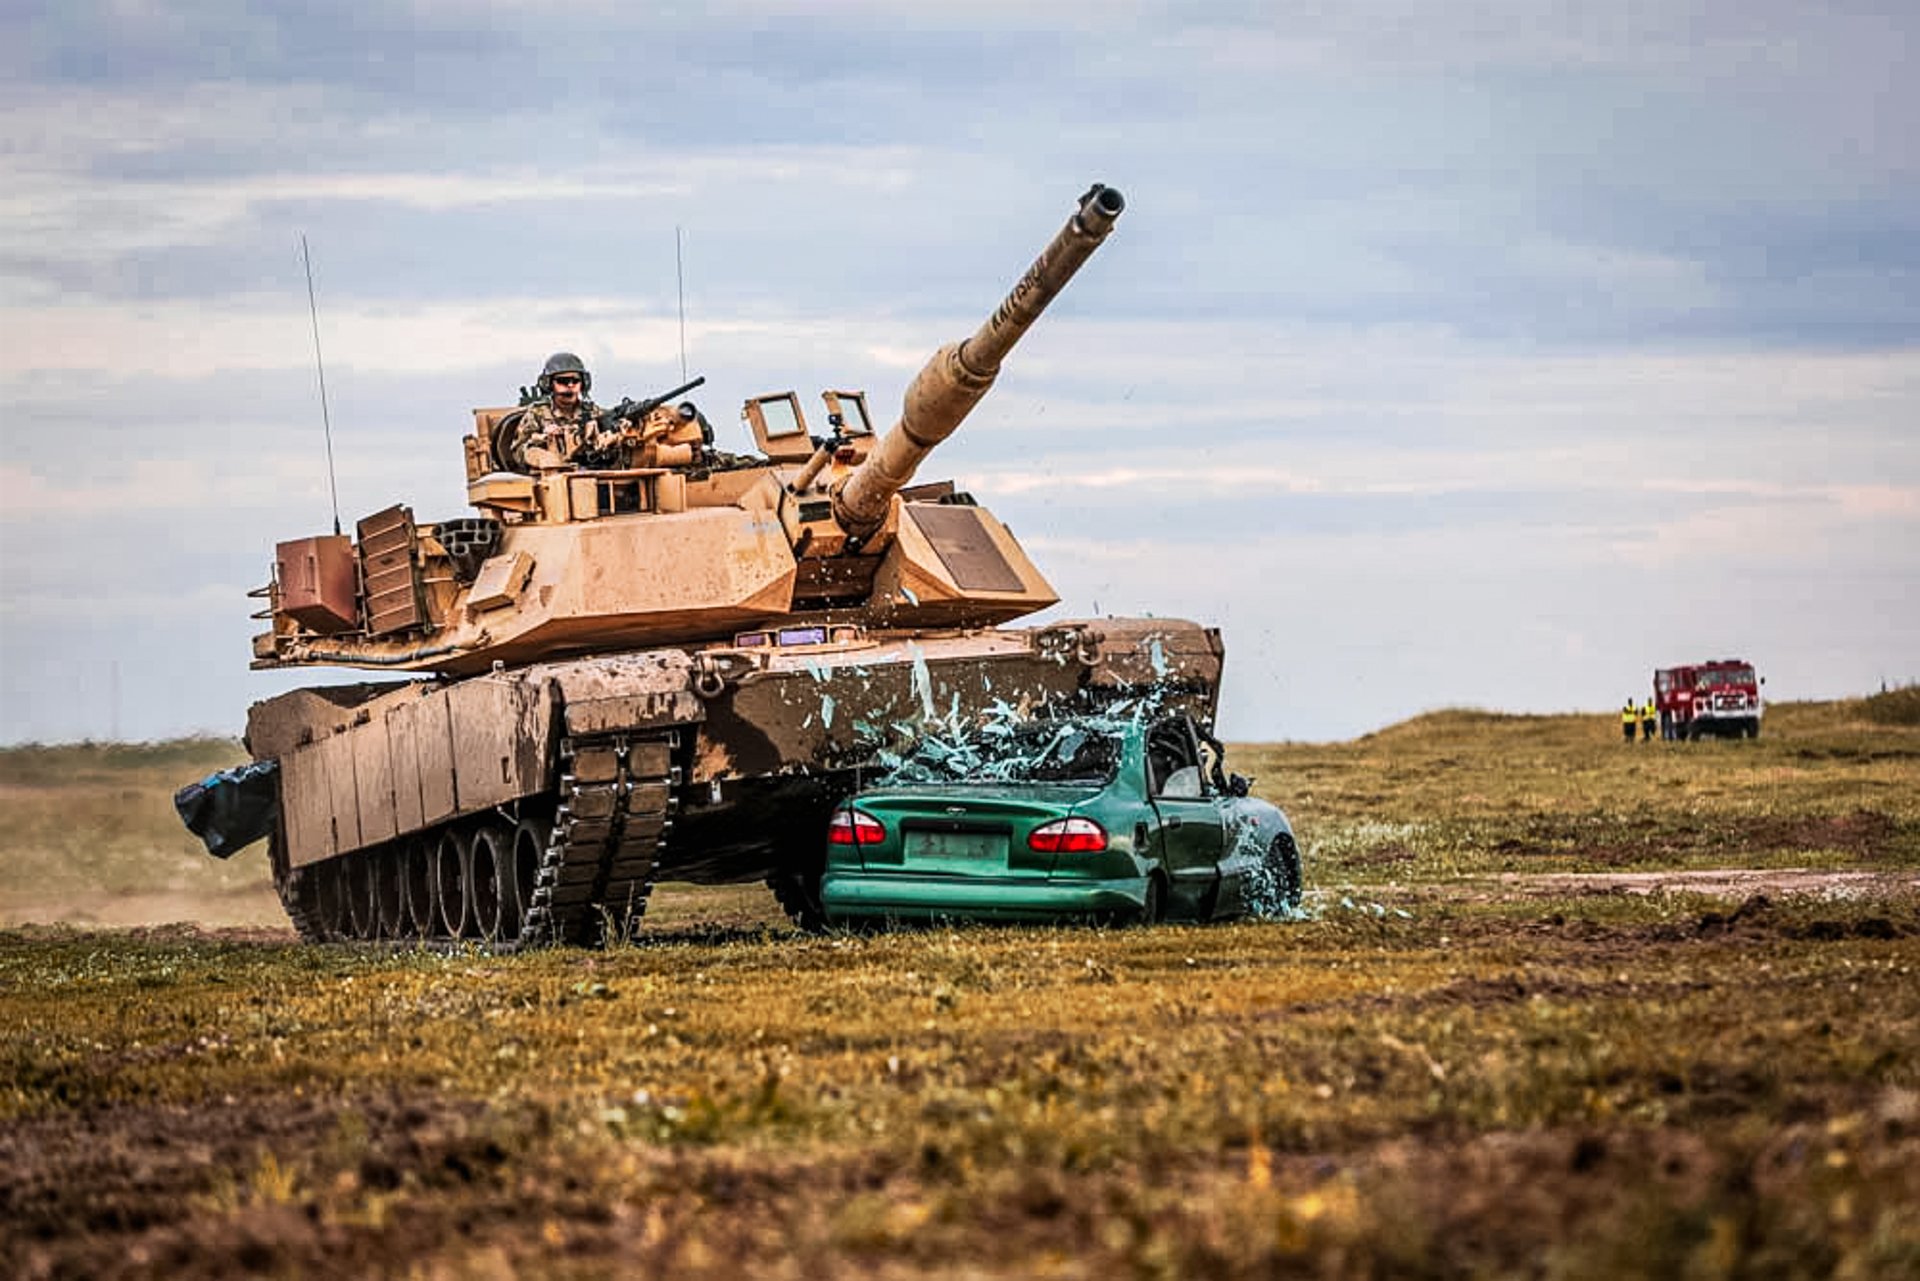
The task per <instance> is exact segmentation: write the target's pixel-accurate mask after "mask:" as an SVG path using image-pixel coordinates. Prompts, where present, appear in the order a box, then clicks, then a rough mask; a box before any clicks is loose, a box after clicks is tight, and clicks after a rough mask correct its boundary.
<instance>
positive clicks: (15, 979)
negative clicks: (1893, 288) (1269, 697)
mask: <svg viewBox="0 0 1920 1281" xmlns="http://www.w3.org/2000/svg"><path fill="white" fill-rule="evenodd" d="M1607 728H1608V727H1607V726H1604V725H1603V724H1601V723H1600V718H1584V719H1582V718H1524V719H1523V718H1502V717H1489V716H1484V715H1482V714H1477V713H1442V714H1438V715H1435V716H1432V717H1424V718H1421V719H1420V720H1418V721H1415V722H1411V723H1409V724H1407V725H1403V726H1398V727H1395V728H1394V729H1392V730H1389V731H1385V732H1383V733H1381V734H1378V735H1373V736H1370V737H1369V738H1367V739H1363V740H1360V741H1358V742H1355V743H1349V744H1334V745H1279V746H1269V747H1255V748H1243V749H1238V750H1237V752H1236V753H1235V754H1236V755H1238V757H1239V760H1238V762H1237V763H1238V765H1239V767H1240V768H1241V769H1242V770H1248V769H1249V768H1250V767H1251V770H1252V772H1256V773H1258V774H1259V775H1260V777H1259V781H1258V783H1257V785H1256V790H1257V791H1259V792H1260V793H1262V794H1264V795H1268V796H1270V797H1272V798H1274V799H1276V800H1279V801H1281V802H1282V803H1283V804H1285V805H1286V806H1287V807H1288V808H1289V810H1290V812H1291V813H1292V814H1293V815H1294V817H1295V819H1296V822H1297V823H1298V825H1299V827H1300V829H1301V831H1302V833H1303V834H1304V836H1305V837H1306V843H1307V846H1308V849H1309V852H1310V860H1311V861H1310V863H1309V883H1310V885H1313V886H1317V887H1318V889H1317V893H1316V897H1315V898H1314V900H1313V901H1312V910H1311V912H1310V913H1309V916H1308V918H1307V919H1304V920H1300V921H1296V922H1288V923H1261V924H1246V925H1237V926H1231V927H1226V928H1215V929H1199V928H1179V927H1164V928H1157V929H1153V930H1139V931H1097V930H1056V929H1031V930H1014V929H977V930H960V931H952V930H934V931H925V932H917V933H905V934H897V935H883V936H878V937H872V938H866V937H846V938H842V937H827V938H817V939H815V938H802V937H799V936H796V935H793V934H792V933H791V932H789V931H787V930H786V929H785V927H784V926H781V925H778V924H771V923H769V921H770V918H769V917H768V916H767V915H766V913H765V908H764V900H762V899H759V898H758V897H757V895H756V894H755V893H753V892H748V891H720V892H714V893H694V892H682V893H679V894H675V893H674V892H673V891H672V890H669V891H667V892H665V893H663V894H662V896H661V899H660V903H661V908H662V917H661V919H660V920H658V921H655V922H654V924H655V926H656V930H657V933H656V937H655V939H654V940H653V941H652V942H649V943H647V944H645V945H643V946H639V947H629V948H619V949H615V950H613V951H610V952H606V953H601V954H588V953H578V952H552V953H546V954H541V955H534V956H527V957H514V958H492V957H485V956H479V955H474V954H466V953H462V954H455V955H444V954H429V953H421V952H383V951H374V950H355V949H346V948H301V947H298V946H295V945H292V944H289V943H280V942H273V941H266V940H263V939H262V938H261V937H260V936H258V935H246V936H218V935H211V936H210V935H208V934H205V933H203V932H197V931H192V930H184V929H171V930H162V931H150V932H133V933H129V932H88V931H68V930H49V929H26V930H15V931H12V932H10V933H0V1063H4V1071H0V1208H4V1211H5V1213H4V1216H3V1217H0V1222H4V1224H5V1226H4V1227H0V1270H4V1271H6V1272H8V1273H9V1274H12V1275H26V1276H34V1275H57V1274H69V1275H81V1274H92V1275H100V1274H115V1273H129V1272H131V1273H152V1272H167V1273H170V1274H182V1275H211V1274H215V1273H219V1274H223V1275H224V1274H228V1273H232V1272H236V1271H247V1272H253V1273H260V1274H278V1275H341V1274H369V1273H372V1274H379V1273H385V1274H394V1275H404V1274H413V1275H445V1276H464V1275H474V1274H481V1275H498V1276H509V1275H522V1274H526V1275H553V1276H600V1275H630V1274H635V1273H644V1274H657V1273H668V1272H671V1273H672V1274H674V1275H678V1276H686V1277H703V1276H722V1275H724V1276H730V1277H737V1276H739V1275H742V1274H747V1275H770V1276H794V1277H801V1276H809V1277H810V1276H817V1275H828V1274H836V1275H844V1274H854V1275H868V1276H878V1277H895V1276H900V1277H904V1276H1021V1277H1024V1276H1032V1275H1060V1276H1069V1277H1108V1276H1114V1275H1124V1276H1142V1277H1156V1276H1224V1277H1241V1276H1244V1277H1255V1276H1272V1275H1277V1274H1281V1275H1290V1274H1294V1273H1299V1274H1310V1275H1316V1276H1328V1277H1365V1276H1406V1275H1411V1276H1431V1277H1466V1276H1484V1275H1501V1276H1542V1277H1546V1276H1552V1277H1613V1276H1621V1275H1658V1276H1688V1277H1695V1276H1697V1277H1736V1276H1740V1277H1746V1276H1776V1275H1777V1276H1801V1275H1828V1274H1832V1275H1846V1276H1862V1277H1874V1276H1894V1275H1910V1274H1912V1272H1913V1271H1914V1270H1915V1269H1916V1268H1920V1212H1917V1211H1916V1210H1915V1209H1914V1207H1915V1206H1917V1205H1920V1063H1917V1062H1916V1054H1915V1049H1914V1047H1915V1046H1916V1045H1920V981H1916V969H1920V903H1916V901H1915V899H1914V898H1913V897H1912V896H1911V895H1908V896H1905V897H1894V898H1888V899H1849V900H1834V901H1829V900H1822V899H1793V900H1776V901H1774V902H1766V901H1763V900H1752V901H1749V902H1747V903H1745V904H1734V903H1730V902H1719V901H1712V900H1707V899H1701V898H1696V897H1691V896H1678V895H1664V896H1653V897H1645V898H1635V897H1627V896H1621V895H1612V894H1565V893H1563V894H1561V895H1559V896H1558V897H1540V896H1528V897H1524V898H1515V897H1512V896H1502V895H1500V894H1498V893H1495V892H1492V891H1490V889H1489V887H1493V886H1497V882H1494V881H1491V880H1486V879H1483V878H1484V877H1485V876H1488V875H1490V874H1492V873H1496V872H1513V871H1531V870H1551V871H1565V870H1577V869H1579V868H1583V867H1584V868H1616V867H1620V866H1635V867H1650V866H1661V865H1669V864H1670V865H1679V866H1706V865H1719V866H1750V865H1756V864H1757V865H1772V866H1781V865H1786V864H1789V863H1792V864H1803V865H1804V864H1817V865H1821V866H1829V867H1849V868H1872V869H1879V870H1898V869H1905V870H1909V871H1910V870H1912V869H1914V868H1916V867H1920V853H1917V852H1916V846H1915V830H1916V823H1917V822H1920V813H1916V806H1917V805H1920V802H1917V801H1916V799H1915V798H1916V796H1920V765H1916V762H1920V730H1915V729H1912V728H1904V727H1899V726H1882V725H1879V724H1877V723H1873V722H1868V721H1864V720H1861V719H1859V718H1858V716H1857V714H1856V713H1854V712H1852V711H1850V710H1849V709H1847V708H1844V707H1833V706H1822V707H1793V706H1789V707H1785V708H1780V709H1776V711H1775V712H1774V713H1773V714H1772V715H1771V716H1770V719H1769V722H1768V725H1767V737H1765V738H1763V739H1761V740H1760V741H1759V742H1758V743H1745V744H1735V743H1728V744H1698V745H1691V746H1681V745H1672V746H1669V745H1662V744H1649V745H1647V746H1645V747H1640V746H1638V745H1636V746H1635V747H1634V748H1633V749H1631V750H1629V749H1626V748H1623V747H1622V746H1621V745H1619V744H1618V743H1617V742H1614V741H1612V740H1610V739H1608V738H1607V737H1606V734H1605V730H1606V729H1607ZM9 768H11V763H10V764H9ZM188 772H189V773H191V771H188ZM9 777H11V776H9ZM173 781H177V780H171V779H170V780H169V785H170V784H171V782H173ZM47 783H48V780H46V779H44V778H43V779H41V780H40V781H39V782H37V783H35V784H34V786H44V785H47ZM97 786H99V787H101V788H103V789H106V791H108V792H110V791H111V789H112V788H113V787H114V786H116V784H115V783H114V782H113V781H112V779H111V778H110V777H108V778H105V780H104V781H97ZM75 839H76V840H78V839H79V838H78V837H76V838H75ZM202 857H204V856H202ZM241 861H242V864H243V867H244V866H245V865H246V864H248V863H257V861H258V857H257V854H255V855H250V856H243V858H242V860H241ZM121 874H122V875H130V873H126V872H124V871H123V872H122V873H121ZM168 874H169V875H170V874H171V873H168ZM1449 888H1451V889H1453V890H1457V891H1459V892H1447V891H1448V890H1449ZM756 903H759V904H761V905H760V906H756Z"/></svg>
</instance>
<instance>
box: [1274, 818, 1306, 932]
mask: <svg viewBox="0 0 1920 1281" xmlns="http://www.w3.org/2000/svg"><path fill="white" fill-rule="evenodd" d="M1267 873H1268V877H1269V883H1270V884H1271V885H1272V886H1273V902H1272V904H1271V905H1270V906H1269V907H1268V909H1267V910H1268V912H1269V913H1270V914H1274V915H1278V914H1279V913H1281V912H1292V911H1293V910H1294V909H1295V908H1297V907H1299V906H1300V847H1299V846H1298V845H1296V844H1294V841H1293V837H1292V836H1290V835H1288V834H1287V833H1285V832H1282V833H1280V835H1278V836H1276V837H1274V838H1273V844H1271V845H1269V846H1267Z"/></svg>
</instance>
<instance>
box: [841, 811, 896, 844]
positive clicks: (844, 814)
mask: <svg viewBox="0 0 1920 1281" xmlns="http://www.w3.org/2000/svg"><path fill="white" fill-rule="evenodd" d="M886 839H887V829H886V827H885V826H883V825H882V824H881V822H880V820H879V819H877V818H875V817H874V816H873V815H871V814H868V813H865V812H864V811H861V810H835V811H834V812H833V818H832V820H831V821H829V822H828V823H827V844H829V845H878V844H879V843H880V842H882V841H884V840H886Z"/></svg>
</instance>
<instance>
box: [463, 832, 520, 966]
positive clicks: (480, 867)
mask: <svg viewBox="0 0 1920 1281" xmlns="http://www.w3.org/2000/svg"><path fill="white" fill-rule="evenodd" d="M512 857H513V829H511V828H509V827H508V826H507V825H506V824H505V823H502V822H501V821H500V820H499V819H497V818H489V819H486V820H484V821H483V822H482V823H481V824H480V825H479V826H478V827H476V828H475V829H474V831H473V835H472V836H471V837H470V838H468V840H467V900H468V902H469V903H470V904H471V905H472V910H471V911H470V912H469V913H468V919H469V922H470V924H471V926H472V928H473V930H474V931H475V932H476V933H478V934H479V936H480V937H481V938H483V939H485V940H486V941H487V942H489V943H492V942H493V941H494V940H496V939H499V938H502V937H508V938H511V937H512V935H513V933H514V927H515V926H517V925H518V924H519V920H518V918H517V914H516V916H515V919H514V920H513V921H512V922H511V923H506V921H505V918H506V917H507V915H508V913H507V912H506V911H504V910H503V909H504V908H505V907H506V906H507V902H508V899H509V898H510V896H511V893H510V891H509V893H507V894H503V893H501V885H502V883H503V882H504V881H505V880H506V879H507V878H508V877H510V876H511V875H512V873H511V871H510V870H509V864H510V860H511V859H512Z"/></svg>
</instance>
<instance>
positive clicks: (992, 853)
mask: <svg viewBox="0 0 1920 1281" xmlns="http://www.w3.org/2000/svg"><path fill="white" fill-rule="evenodd" d="M906 846H907V857H908V858H913V859H928V860H933V861H938V862H961V863H970V862H975V861H981V860H988V859H992V860H1005V858H1006V856H1007V838H1006V837H1005V836H1002V835H999V834H997V833H994V832H914V831H909V832H907V833H906Z"/></svg>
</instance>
